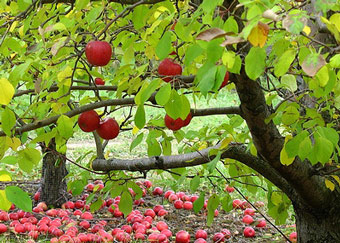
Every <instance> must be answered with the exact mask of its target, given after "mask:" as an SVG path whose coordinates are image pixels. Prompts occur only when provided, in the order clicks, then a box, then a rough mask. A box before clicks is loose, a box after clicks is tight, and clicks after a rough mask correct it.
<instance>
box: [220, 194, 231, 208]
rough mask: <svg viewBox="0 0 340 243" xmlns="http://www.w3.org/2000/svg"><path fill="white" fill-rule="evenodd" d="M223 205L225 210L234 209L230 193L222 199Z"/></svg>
mask: <svg viewBox="0 0 340 243" xmlns="http://www.w3.org/2000/svg"><path fill="white" fill-rule="evenodd" d="M221 206H222V208H223V210H224V211H226V212H230V211H231V210H232V209H233V200H232V199H231V197H230V195H229V194H226V195H225V196H224V197H223V199H222V200H221Z"/></svg>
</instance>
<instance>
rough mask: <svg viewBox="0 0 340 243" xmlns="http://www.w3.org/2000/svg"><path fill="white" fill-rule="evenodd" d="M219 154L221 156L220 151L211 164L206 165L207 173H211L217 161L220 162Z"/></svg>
mask: <svg viewBox="0 0 340 243" xmlns="http://www.w3.org/2000/svg"><path fill="white" fill-rule="evenodd" d="M221 154H222V153H221V151H218V153H217V155H216V156H215V158H214V159H213V160H212V161H211V162H209V163H208V166H207V169H208V171H209V173H212V172H213V171H214V170H215V168H216V165H217V163H218V161H220V158H221Z"/></svg>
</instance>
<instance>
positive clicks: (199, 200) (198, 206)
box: [194, 192, 205, 213]
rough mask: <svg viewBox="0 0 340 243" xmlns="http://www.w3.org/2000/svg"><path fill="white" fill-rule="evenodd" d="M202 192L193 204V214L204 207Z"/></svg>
mask: <svg viewBox="0 0 340 243" xmlns="http://www.w3.org/2000/svg"><path fill="white" fill-rule="evenodd" d="M204 195H205V193H204V192H201V194H200V196H199V197H198V198H197V200H196V201H195V202H194V212H195V213H198V212H199V211H200V210H201V209H202V208H203V206H204Z"/></svg>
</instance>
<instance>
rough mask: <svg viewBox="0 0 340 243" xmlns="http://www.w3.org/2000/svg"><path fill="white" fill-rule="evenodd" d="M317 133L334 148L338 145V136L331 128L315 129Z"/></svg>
mask: <svg viewBox="0 0 340 243" xmlns="http://www.w3.org/2000/svg"><path fill="white" fill-rule="evenodd" d="M316 130H317V132H318V133H319V134H320V135H321V136H322V137H325V138H327V139H328V140H329V141H331V142H332V143H333V145H334V146H336V145H337V144H338V141H339V134H338V133H337V131H336V130H335V129H334V128H331V127H317V128H316Z"/></svg>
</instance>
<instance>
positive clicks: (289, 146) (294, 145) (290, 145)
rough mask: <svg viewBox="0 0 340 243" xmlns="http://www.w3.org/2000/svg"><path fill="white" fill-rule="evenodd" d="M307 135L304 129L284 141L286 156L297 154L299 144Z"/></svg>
mask: <svg viewBox="0 0 340 243" xmlns="http://www.w3.org/2000/svg"><path fill="white" fill-rule="evenodd" d="M308 136H309V133H308V132H307V131H306V130H304V131H302V132H300V133H299V134H297V135H296V136H295V137H293V138H292V139H290V140H289V141H288V142H287V143H286V145H285V147H286V151H287V154H288V157H290V158H292V157H295V156H296V155H298V154H299V147H300V144H301V143H302V141H303V140H304V139H305V138H306V137H308Z"/></svg>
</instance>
